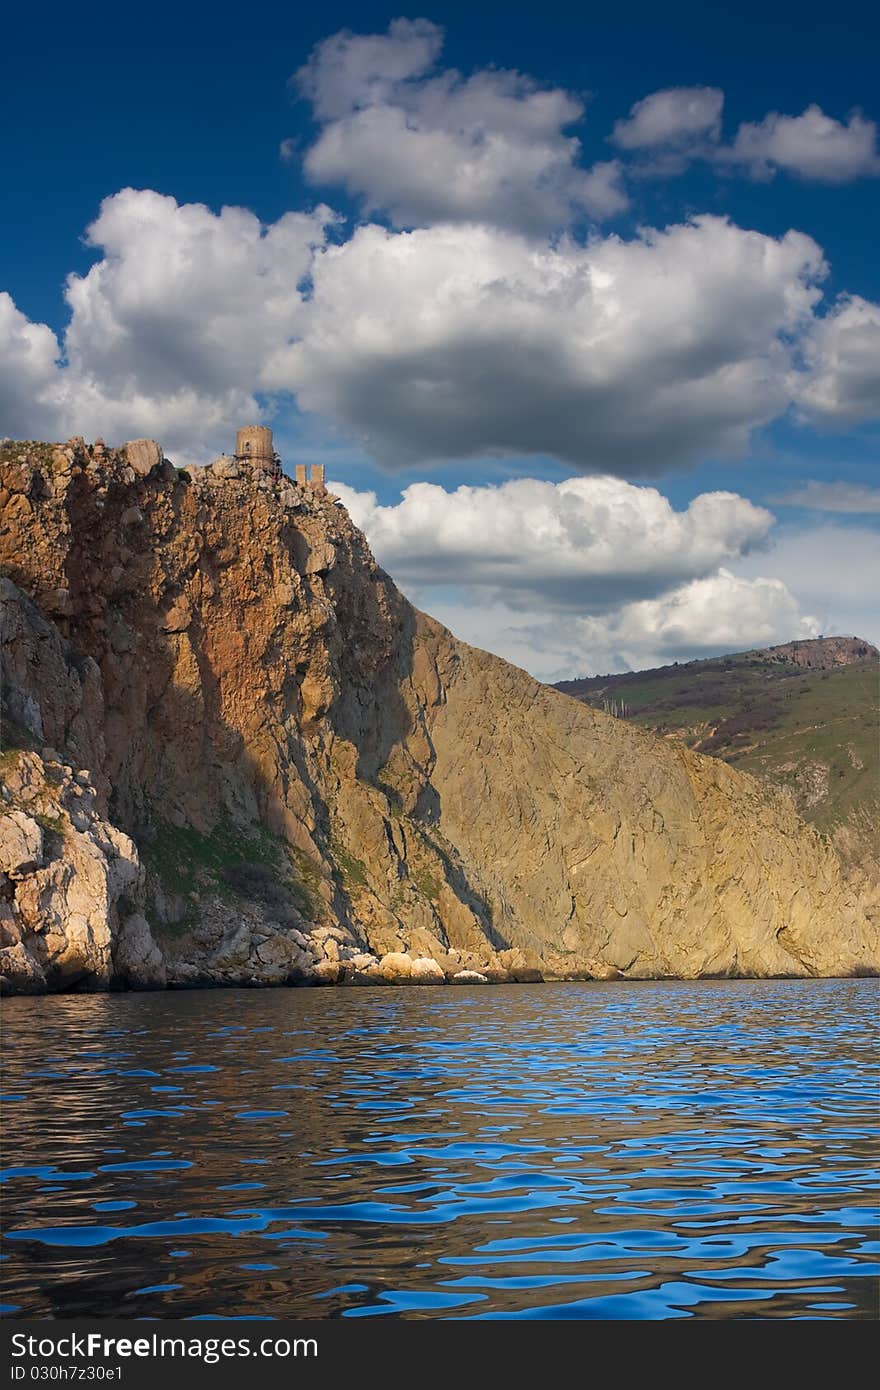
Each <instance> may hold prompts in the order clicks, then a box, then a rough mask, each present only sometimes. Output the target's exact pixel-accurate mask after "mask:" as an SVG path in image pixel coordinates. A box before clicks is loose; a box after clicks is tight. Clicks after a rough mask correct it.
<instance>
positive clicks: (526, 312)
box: [287, 216, 825, 476]
mask: <svg viewBox="0 0 880 1390" xmlns="http://www.w3.org/2000/svg"><path fill="white" fill-rule="evenodd" d="M824 270H825V267H824V262H823V260H822V254H821V251H820V249H819V247H818V246H817V245H816V244H815V242H813V241H812V240H811V239H810V238H809V237H806V236H803V235H801V234H799V233H796V232H789V233H787V234H786V235H785V236H784V237H781V238H779V239H776V238H773V237H768V236H763V235H761V234H760V233H757V232H746V231H743V230H741V229H740V228H738V227H736V226H733V225H732V224H731V223H729V222H727V221H726V220H724V219H721V218H718V217H709V216H703V217H699V218H697V219H695V220H694V221H693V222H691V223H688V224H686V225H683V226H673V227H669V228H667V229H666V230H665V231H663V232H651V231H644V232H642V233H641V235H640V236H639V237H638V238H636V239H635V240H632V241H622V240H620V239H618V238H616V237H609V238H606V239H604V240H598V239H597V240H594V241H591V242H589V243H588V244H587V245H585V246H582V245H579V244H576V243H574V242H571V241H565V242H561V243H558V244H556V245H552V246H548V245H545V246H543V247H538V246H536V245H534V244H533V243H532V242H530V241H528V240H527V239H525V238H522V237H519V236H516V235H514V234H511V233H507V232H502V231H499V230H497V229H492V228H487V227H455V226H438V227H433V228H425V229H421V230H418V231H414V232H408V233H393V232H389V231H387V230H385V229H383V228H381V227H377V226H366V227H361V228H359V229H358V230H357V231H356V232H355V234H354V235H353V236H352V237H351V239H350V240H349V241H347V242H346V243H345V244H344V245H342V246H333V247H328V248H327V249H326V250H325V251H324V252H322V253H320V254H319V255H318V256H317V258H316V262H315V266H314V272H313V293H312V297H311V299H310V301H309V303H308V305H307V307H306V310H305V314H304V323H305V328H304V336H303V339H302V341H301V342H300V343H298V344H296V345H295V346H294V347H292V348H291V350H290V353H289V358H288V364H287V372H288V375H287V380H288V381H289V384H290V385H291V387H292V388H294V389H296V390H297V392H298V395H299V399H300V402H301V404H302V405H303V406H304V407H305V408H306V409H309V410H314V411H317V412H319V413H322V414H325V415H329V416H331V417H333V418H335V419H336V420H338V421H339V422H341V424H342V425H343V426H344V427H345V428H347V429H348V430H349V431H350V432H351V433H352V434H353V435H355V436H356V437H357V438H358V439H359V440H360V441H361V442H362V443H363V445H364V447H365V448H366V449H367V450H368V452H370V453H371V454H372V455H373V456H374V457H375V458H377V459H378V460H379V461H380V462H382V463H383V464H385V465H387V466H392V467H393V466H398V465H405V464H411V463H414V462H417V461H425V460H430V459H438V458H448V457H467V456H473V455H479V454H493V453H494V454H500V453H506V454H518V455H534V454H553V455H555V456H556V457H557V458H559V459H562V460H565V461H567V462H569V463H571V464H573V465H574V466H576V467H579V468H583V469H584V470H588V471H601V472H618V471H622V472H629V473H631V474H633V475H646V476H647V475H651V474H656V473H659V472H661V471H662V470H663V469H664V468H666V467H668V466H669V465H670V464H671V463H681V462H682V461H684V460H687V459H689V458H692V457H694V456H696V455H698V454H702V455H706V454H710V455H711V454H720V453H730V452H733V451H737V450H740V449H742V448H743V447H744V446H745V445H746V443H747V441H748V438H749V434H750V431H751V430H752V429H753V428H754V427H756V426H758V425H760V424H762V423H764V422H766V421H768V420H771V419H773V418H774V417H775V416H777V415H779V414H780V413H781V412H783V411H784V410H785V409H786V408H787V406H788V404H789V402H790V400H791V393H792V390H793V389H795V385H796V383H794V382H793V380H792V377H793V375H794V374H793V372H792V366H793V360H792V347H791V340H792V338H796V337H797V336H798V335H799V334H801V333H802V332H803V331H805V330H806V329H807V328H808V327H809V325H810V323H811V322H812V311H813V307H814V305H815V304H816V302H817V300H818V298H819V297H820V295H819V290H818V289H817V288H816V283H815V282H816V281H817V280H818V279H819V278H820V277H821V276H822V275H823V274H824Z"/></svg>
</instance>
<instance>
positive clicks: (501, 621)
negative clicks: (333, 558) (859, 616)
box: [331, 477, 819, 680]
mask: <svg viewBox="0 0 880 1390" xmlns="http://www.w3.org/2000/svg"><path fill="white" fill-rule="evenodd" d="M331 487H332V489H333V491H334V492H337V493H338V494H339V495H340V496H341V498H342V500H343V501H344V502H345V504H346V506H347V507H348V509H349V511H350V513H351V515H352V517H353V518H354V520H355V521H356V522H357V523H358V525H360V526H361V527H363V529H364V530H365V531H366V534H367V537H368V539H369V541H370V544H371V545H372V547H373V550H374V551H375V553H376V556H377V558H378V559H379V561H380V562H381V563H382V564H383V565H384V566H385V568H386V569H388V570H389V572H390V573H391V574H392V575H393V576H394V577H395V579H397V580H398V581H399V582H401V583H402V584H403V586H404V588H405V589H406V590H407V591H408V592H409V593H410V595H411V596H412V597H413V598H414V599H415V600H416V601H417V602H418V603H420V604H421V605H422V606H423V607H426V608H428V609H429V611H430V612H432V613H433V614H435V616H437V617H439V618H440V619H441V620H442V621H444V622H446V623H447V624H448V625H449V626H450V627H451V628H452V629H453V631H454V632H456V633H457V634H458V635H459V636H461V637H463V638H464V639H465V640H467V641H469V642H472V643H474V644H475V645H477V646H482V647H486V648H488V649H489V650H490V651H495V652H498V653H499V654H500V655H502V656H505V657H507V658H508V660H511V661H514V662H516V663H517V664H518V665H521V666H525V667H526V668H527V669H528V670H530V671H532V672H533V673H534V674H536V675H537V676H539V677H541V678H542V679H545V680H559V679H562V678H563V677H566V676H572V675H577V674H581V675H583V674H589V673H593V674H595V673H597V672H601V671H609V670H624V669H627V668H629V667H634V668H638V667H641V666H646V665H657V664H662V663H663V662H666V661H675V660H686V659H688V658H690V657H693V656H704V655H707V654H709V653H710V652H722V651H731V650H737V649H741V648H743V647H749V646H755V645H762V644H766V643H769V642H775V641H786V640H788V639H790V638H792V637H809V636H815V634H816V633H817V632H818V631H819V627H818V621H817V620H816V619H815V618H814V617H812V616H809V615H804V614H803V613H802V611H801V608H800V606H799V604H798V602H797V600H796V599H795V598H794V596H793V595H792V593H791V592H790V591H789V589H788V588H787V587H786V585H785V583H783V582H782V581H781V580H779V579H776V578H769V579H768V578H766V577H764V575H763V574H762V573H761V572H760V569H759V573H758V576H757V577H755V578H751V577H743V576H737V575H735V574H734V573H732V571H731V568H730V566H732V565H733V564H740V563H742V562H743V557H745V556H747V555H749V553H750V552H752V551H754V550H755V549H756V548H758V549H761V548H762V547H763V546H764V544H765V543H766V540H767V537H768V533H769V532H770V528H771V526H772V523H773V518H772V516H771V515H770V513H769V512H767V511H765V510H764V509H763V508H760V507H755V506H754V505H753V504H752V503H750V502H748V501H747V500H746V499H745V498H743V497H739V496H737V495H736V494H734V493H704V494H702V495H701V496H699V497H696V498H694V500H693V501H692V502H691V504H690V506H689V507H688V508H687V509H686V510H685V511H682V512H676V511H675V510H674V509H673V508H672V507H671V506H670V504H669V501H668V499H667V498H665V497H664V496H662V494H661V493H659V492H658V491H657V490H656V489H654V488H650V487H635V486H633V485H631V484H629V483H624V482H621V481H620V480H619V479H617V478H611V477H601V478H570V479H568V480H567V481H566V482H564V483H558V484H552V483H547V482H541V481H538V480H537V479H520V480H516V481H511V482H506V483H503V484H501V485H500V486H498V487H489V486H487V487H460V488H458V489H457V490H456V491H455V492H446V491H445V490H444V489H443V488H441V487H437V486H435V485H433V484H427V483H417V484H414V485H412V486H411V487H408V488H407V489H406V490H405V492H404V493H403V495H402V497H401V500H400V501H399V502H398V503H397V504H396V505H394V506H380V505H379V504H378V503H377V501H376V497H375V494H373V493H359V492H355V491H354V490H353V489H351V488H348V487H345V486H344V485H343V484H340V483H332V484H331ZM765 558H766V557H765V556H763V555H762V556H755V557H754V558H753V560H752V562H751V563H752V564H753V566H758V567H760V566H761V565H762V564H763V563H764V561H765Z"/></svg>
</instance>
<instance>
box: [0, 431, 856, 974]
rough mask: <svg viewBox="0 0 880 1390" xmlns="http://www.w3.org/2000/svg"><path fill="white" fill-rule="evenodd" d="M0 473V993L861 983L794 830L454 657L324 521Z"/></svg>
mask: <svg viewBox="0 0 880 1390" xmlns="http://www.w3.org/2000/svg"><path fill="white" fill-rule="evenodd" d="M2 463H3V470H2V490H0V509H2V526H0V568H2V572H3V574H4V575H5V576H6V581H5V583H4V586H3V591H2V594H0V598H2V601H3V610H4V618H3V624H4V626H3V666H4V669H3V749H4V750H5V751H4V752H3V754H2V764H0V771H2V773H3V778H4V790H3V798H4V801H3V806H2V809H3V810H5V815H3V817H2V822H0V869H2V870H3V871H4V876H3V879H2V880H0V889H2V896H0V928H2V931H3V934H4V935H3V949H2V954H0V970H2V972H3V974H4V976H5V978H6V981H7V987H10V988H13V989H40V988H71V987H78V988H101V987H106V986H107V985H109V984H111V983H113V982H120V983H123V984H124V983H129V984H143V985H160V984H162V983H165V982H166V981H167V982H168V983H172V984H174V983H177V984H183V983H198V982H200V981H216V982H245V983H247V982H257V983H280V982H284V981H296V980H316V981H326V982H333V981H337V980H355V981H370V980H384V979H393V980H396V979H409V980H413V981H417V982H425V983H430V982H441V981H443V980H444V979H454V978H459V979H465V980H467V979H471V978H474V977H475V976H476V977H479V976H482V977H485V978H487V979H503V978H519V979H523V978H535V977H537V976H538V975H539V974H544V975H546V976H553V975H561V976H581V975H595V976H599V977H609V976H615V975H627V976H634V977H644V976H649V975H658V974H659V975H664V974H672V975H684V976H696V975H702V974H775V973H779V974H795V975H804V974H835V973H850V972H853V971H867V970H872V969H874V968H875V967H876V966H877V963H878V950H877V932H876V929H875V928H874V927H873V926H872V924H871V922H870V921H869V920H868V918H867V917H866V915H865V911H864V904H863V903H861V902H860V901H859V900H858V899H857V897H856V895H855V893H854V891H853V890H852V889H851V888H850V887H849V886H848V885H847V883H846V882H845V881H844V879H843V878H842V876H841V873H840V869H839V866H838V863H837V860H836V858H835V856H834V854H833V852H832V851H831V849H830V848H829V846H828V845H827V843H826V842H825V841H824V840H823V839H822V838H821V837H820V836H818V835H817V834H816V833H815V832H814V831H812V830H811V829H809V828H808V827H806V826H805V825H804V824H803V823H802V822H801V821H800V820H799V819H798V817H797V816H796V814H795V813H794V811H793V809H792V808H791V805H790V803H789V802H787V801H786V800H785V799H784V798H782V797H779V796H777V795H776V794H774V793H773V792H771V791H770V790H769V789H768V788H767V787H765V786H762V785H760V784H758V783H757V782H755V781H753V780H752V779H751V778H749V777H745V776H742V775H740V774H737V773H736V772H734V771H732V770H731V769H730V768H728V767H726V766H724V765H723V764H720V763H718V762H715V761H713V760H712V759H708V758H703V757H700V756H698V755H694V754H692V753H689V752H687V751H686V750H684V749H677V748H674V747H671V746H669V745H666V744H664V743H661V742H660V741H658V740H657V739H655V738H653V737H652V736H650V735H648V734H645V733H642V732H640V731H639V730H637V729H635V728H633V727H631V726H628V725H625V724H624V723H622V722H621V721H619V720H615V719H612V718H610V717H607V716H605V715H603V714H600V713H598V712H595V711H593V710H590V709H588V708H586V707H584V706H581V705H579V704H577V703H576V702H574V701H572V700H570V699H569V698H568V697H566V696H565V695H562V694H559V693H558V692H555V691H553V690H550V689H548V688H546V687H544V686H541V685H539V684H537V683H536V682H535V681H533V680H532V679H531V678H530V677H528V676H527V675H526V674H525V673H523V672H522V671H519V670H516V669H515V668H513V667H511V666H508V665H507V664H506V663H504V662H502V661H499V660H497V659H496V658H493V657H490V656H487V655H485V654H484V653H481V652H477V651H474V650H473V649H471V648H468V647H466V646H464V645H463V644H461V643H459V642H457V641H456V640H455V639H454V638H453V637H452V636H451V635H450V634H449V633H448V632H447V631H446V630H445V629H443V628H442V627H440V626H439V625H438V624H437V623H435V622H433V621H432V620H431V619H429V618H426V617H424V616H423V615H421V614H419V613H417V612H416V611H415V610H414V609H413V608H412V607H411V606H410V605H409V604H408V603H407V602H406V600H405V599H403V597H402V596H401V595H400V594H399V593H398V591H397V590H396V588H395V587H394V585H393V584H392V583H391V581H390V580H389V578H388V577H387V576H386V575H385V574H384V573H383V572H382V571H381V570H379V569H378V568H377V566H376V564H375V562H374V561H373V559H372V556H371V555H370V553H369V550H368V548H367V546H366V543H365V541H364V539H363V537H362V536H361V534H360V533H359V532H358V531H357V530H356V529H355V528H354V526H353V525H352V524H351V522H350V520H349V518H348V516H347V514H346V513H345V511H344V510H343V509H342V508H341V506H340V505H339V504H338V503H337V502H336V501H335V499H333V498H332V497H330V496H328V495H326V494H324V493H321V492H319V491H315V490H311V489H308V488H305V489H304V488H298V487H295V486H293V485H292V484H291V483H290V482H289V481H288V480H287V479H282V480H279V481H275V480H272V479H271V478H258V477H255V476H252V475H247V476H243V475H241V474H240V472H239V470H238V468H237V466H236V465H234V464H232V463H230V462H229V461H228V460H225V461H222V462H220V463H218V465H216V466H214V467H211V468H208V469H204V470H199V471H198V472H195V471H194V472H193V473H192V474H191V475H185V474H180V473H178V472H177V470H175V469H174V468H173V466H172V465H171V464H170V463H168V462H167V461H166V460H164V459H163V458H162V457H161V454H160V452H159V451H158V450H157V449H156V448H155V446H150V445H149V444H147V443H146V442H141V443H140V444H139V445H137V446H136V447H134V446H129V447H128V449H127V450H121V451H110V450H106V449H104V447H103V446H101V445H96V446H93V447H92V448H91V449H89V448H87V447H86V446H85V445H84V444H83V443H82V441H71V442H70V444H68V445H66V446H63V447H62V446H50V445H11V446H10V445H6V446H4V449H3V454H2Z"/></svg>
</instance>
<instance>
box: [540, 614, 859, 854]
mask: <svg viewBox="0 0 880 1390" xmlns="http://www.w3.org/2000/svg"><path fill="white" fill-rule="evenodd" d="M559 689H560V690H563V691H565V692H566V693H567V694H570V695H574V697H575V698H576V699H579V700H582V701H583V702H584V703H586V704H589V705H593V706H594V707H595V708H597V709H605V710H607V711H609V712H610V713H612V714H617V715H618V716H619V717H621V718H626V719H631V720H633V721H634V722H635V723H637V724H640V725H641V726H642V727H643V728H647V729H651V730H653V731H654V732H656V733H658V734H661V735H663V736H665V737H667V738H674V739H680V740H681V741H682V742H684V743H686V744H687V746H688V747H690V748H695V749H697V750H698V751H699V752H702V753H709V754H711V755H712V756H714V757H718V758H723V759H724V760H725V761H726V762H729V763H731V764H732V765H733V766H734V767H737V768H740V769H742V770H743V771H746V772H751V773H754V774H755V775H756V776H760V777H766V778H767V779H768V780H770V781H772V782H775V783H776V784H777V785H779V786H782V787H784V788H786V789H787V790H788V792H789V793H790V794H791V795H792V796H793V798H794V800H795V802H796V804H797V806H798V809H799V810H800V812H801V814H802V815H803V816H804V817H805V818H806V819H807V820H810V821H812V822H813V823H814V824H815V825H816V826H817V827H818V828H819V829H820V830H822V831H824V832H825V833H826V834H829V835H831V836H833V837H834V839H835V841H836V843H837V844H838V848H839V849H840V850H841V852H842V853H843V854H844V856H845V857H846V858H847V859H848V860H850V861H851V862H856V863H859V864H861V865H863V866H864V867H866V868H867V869H869V870H871V869H875V870H876V868H877V860H878V844H877V834H878V827H880V756H878V695H880V661H878V653H877V650H876V648H874V647H871V646H870V644H868V643H857V642H855V641H852V642H850V643H849V644H848V645H847V646H846V647H843V646H842V645H841V643H840V641H839V639H838V640H837V641H836V642H835V643H834V644H833V645H832V644H829V643H827V642H825V643H823V641H822V639H818V640H817V641H816V642H805V643H799V644H797V645H796V647H795V646H791V645H790V646H788V647H784V648H769V649H767V650H765V651H753V652H743V653H739V654H737V655H733V656H725V657H719V658H716V659H712V660H708V661H691V662H688V663H686V664H684V665H675V666H662V667H659V668H658V669H656V670H652V671H636V672H628V673H625V674H622V675H613V676H595V677H590V678H588V679H585V680H579V681H563V682H561V683H560V685H559Z"/></svg>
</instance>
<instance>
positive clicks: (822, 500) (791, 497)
mask: <svg viewBox="0 0 880 1390" xmlns="http://www.w3.org/2000/svg"><path fill="white" fill-rule="evenodd" d="M771 501H773V502H778V503H780V504H781V505H782V506H786V507H805V508H806V509H807V510H808V511H814V512H848V513H850V514H853V515H857V516H868V515H871V514H880V487H868V486H867V485H865V484H862V483H844V482H833V483H822V482H819V481H818V480H816V479H811V480H810V481H809V482H807V483H805V484H804V485H803V487H798V488H792V490H791V491H790V492H783V493H781V494H780V495H779V496H778V497H774V498H771Z"/></svg>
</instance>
